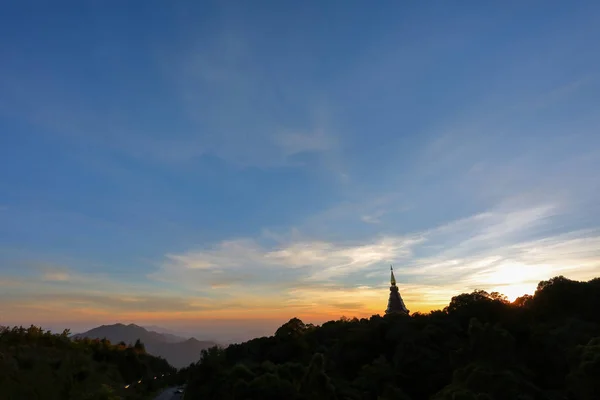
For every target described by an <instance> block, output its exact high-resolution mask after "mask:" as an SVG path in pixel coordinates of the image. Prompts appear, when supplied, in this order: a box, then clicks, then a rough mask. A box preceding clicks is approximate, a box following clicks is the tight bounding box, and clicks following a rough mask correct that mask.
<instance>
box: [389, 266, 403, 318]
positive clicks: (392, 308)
mask: <svg viewBox="0 0 600 400" xmlns="http://www.w3.org/2000/svg"><path fill="white" fill-rule="evenodd" d="M390 275H391V276H390V284H391V286H390V298H389V300H388V306H387V310H385V313H386V314H405V315H408V313H409V311H408V309H407V308H406V306H405V305H404V300H402V296H401V295H400V291H399V290H398V286H396V277H395V276H394V268H393V267H392V266H391V265H390Z"/></svg>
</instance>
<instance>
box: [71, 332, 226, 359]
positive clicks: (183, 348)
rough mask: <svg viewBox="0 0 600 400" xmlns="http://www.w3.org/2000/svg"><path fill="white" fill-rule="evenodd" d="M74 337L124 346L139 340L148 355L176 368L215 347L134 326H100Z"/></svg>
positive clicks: (212, 343) (205, 342)
mask: <svg viewBox="0 0 600 400" xmlns="http://www.w3.org/2000/svg"><path fill="white" fill-rule="evenodd" d="M74 337H76V338H83V337H88V338H92V339H103V338H106V339H108V340H110V341H111V343H119V342H125V343H126V344H133V343H135V342H136V341H137V340H138V339H139V340H140V341H141V342H142V343H143V344H144V346H145V347H146V351H147V352H148V353H149V354H152V355H155V356H159V357H163V358H164V359H166V360H167V361H168V362H169V364H171V365H173V366H174V367H176V368H181V367H185V366H188V365H190V363H192V362H196V361H198V359H199V358H200V353H201V351H202V350H203V349H207V348H209V347H212V346H215V345H216V343H215V342H211V341H199V340H196V339H194V338H191V339H185V338H180V337H178V336H175V335H171V334H164V333H158V332H154V331H148V330H147V329H144V328H142V327H141V326H138V325H135V324H129V325H124V324H114V325H102V326H99V327H97V328H94V329H90V330H89V331H87V332H83V333H80V334H77V335H74Z"/></svg>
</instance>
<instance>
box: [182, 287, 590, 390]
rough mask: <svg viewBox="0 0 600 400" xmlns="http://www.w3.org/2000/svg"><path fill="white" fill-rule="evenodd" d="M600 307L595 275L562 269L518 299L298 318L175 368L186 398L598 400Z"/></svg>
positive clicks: (472, 296) (488, 297)
mask: <svg viewBox="0 0 600 400" xmlns="http://www.w3.org/2000/svg"><path fill="white" fill-rule="evenodd" d="M599 309H600V278H596V279H593V280H591V281H589V282H577V281H571V280H569V279H566V278H564V277H557V278H553V279H551V280H549V281H543V282H540V283H539V285H538V288H537V291H536V292H535V295H534V296H523V297H520V298H518V299H517V300H515V301H514V302H512V303H510V302H509V301H507V300H506V298H505V297H504V296H502V295H501V294H498V293H487V292H484V291H475V292H473V293H464V294H460V295H458V296H455V297H453V298H452V300H451V302H450V304H449V305H448V307H446V308H445V309H444V310H438V311H433V312H431V313H429V314H418V313H417V314H414V315H412V316H406V315H395V316H394V315H390V316H385V317H381V316H379V315H374V316H372V317H371V318H363V319H360V320H359V319H356V318H355V319H351V320H350V319H346V318H343V319H340V320H338V321H330V322H327V323H325V324H323V325H321V326H313V325H311V324H304V323H303V322H302V321H301V320H299V319H297V318H293V319H291V320H290V321H289V322H287V323H286V324H284V325H283V326H281V327H280V328H279V329H278V330H277V331H276V332H275V335H274V336H271V337H263V338H257V339H253V340H250V341H248V342H245V343H242V344H238V345H231V346H229V347H227V348H226V349H219V348H216V347H215V348H211V349H209V350H206V351H204V352H203V357H202V359H201V361H200V362H198V363H197V364H196V365H194V366H191V367H189V368H186V369H184V370H183V371H180V373H181V374H183V375H185V376H186V377H187V379H188V381H189V385H188V390H187V394H186V400H194V399H204V400H206V399H246V400H251V399H256V400H259V399H260V400H268V399H273V400H275V399H297V400H300V399H307V400H308V399H316V400H318V399H331V400H333V399H340V400H341V399H356V400H359V399H361V400H362V399H364V400H385V399H389V400H392V399H399V400H422V399H434V400H446V399H448V400H450V399H466V400H483V399H486V400H508V399H521V400H527V399H529V400H534V399H540V400H554V399H555V400H558V399H561V400H570V399H573V400H597V399H598V398H599V397H598V394H599V393H600V379H598V377H599V376H600V312H598V310H599Z"/></svg>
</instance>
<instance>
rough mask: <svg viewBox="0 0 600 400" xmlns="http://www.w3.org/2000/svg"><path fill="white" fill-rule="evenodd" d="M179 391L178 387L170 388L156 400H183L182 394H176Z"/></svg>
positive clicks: (155, 399)
mask: <svg viewBox="0 0 600 400" xmlns="http://www.w3.org/2000/svg"><path fill="white" fill-rule="evenodd" d="M176 390H177V388H176V387H172V388H168V389H167V390H165V391H164V392H162V393H161V394H159V395H158V396H156V397H155V398H154V400H181V399H183V394H182V393H175V391H176Z"/></svg>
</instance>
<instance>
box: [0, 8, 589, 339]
mask: <svg viewBox="0 0 600 400" xmlns="http://www.w3.org/2000/svg"><path fill="white" fill-rule="evenodd" d="M484 3H486V4H484ZM492 3H493V4H492ZM142 5H143V6H142ZM599 13H600V2H597V1H587V2H586V1H575V2H567V1H556V2H553V1H528V2H522V1H502V2H479V1H461V2H443V1H439V2H437V1H432V2H417V1H415V2H411V1H408V2H402V1H381V2H377V3H376V5H374V3H367V2H360V1H347V2H341V1H294V2H292V1H267V2H265V1H251V2H249V1H246V2H228V1H216V2H208V1H202V2H201V1H173V2H169V1H143V2H122V1H81V0H78V1H72V2H66V1H58V2H48V1H39V2H31V1H15V2H7V3H5V4H4V5H3V6H2V9H1V11H0V38H1V39H0V167H1V168H0V325H2V324H4V325H6V324H9V325H12V324H31V323H33V324H42V325H43V326H46V327H51V328H53V329H59V328H62V327H71V328H72V329H74V330H79V329H85V328H90V327H93V326H95V325H99V324H108V323H114V322H124V323H130V322H134V323H139V324H146V325H157V326H161V327H168V328H172V329H175V330H178V331H183V330H185V331H186V332H192V331H193V332H201V333H203V334H205V335H207V336H210V335H221V336H223V337H228V336H227V335H230V336H233V335H242V334H241V333H240V332H246V333H245V335H247V336H252V335H254V334H272V333H273V332H274V329H275V328H276V327H277V326H278V325H280V324H281V323H282V322H285V321H287V320H288V319H290V318H291V317H294V316H298V317H300V318H302V319H303V320H304V321H305V322H315V323H320V322H323V321H326V320H329V319H336V318H339V317H340V316H342V315H345V316H348V317H352V316H359V317H360V316H370V315H372V314H376V313H379V314H382V313H383V311H384V310H385V308H386V305H387V298H388V293H389V266H390V264H393V265H394V268H395V274H396V279H397V281H398V285H399V287H400V292H401V294H402V296H403V297H404V301H405V303H406V305H407V307H408V308H409V309H410V310H411V312H415V311H428V310H431V309H437V308H443V307H444V306H445V305H447V304H448V302H449V300H450V298H451V297H452V296H453V295H456V294H459V293H462V292H466V291H472V290H474V289H485V290H488V291H499V292H502V293H504V294H506V295H507V296H508V297H509V299H511V300H512V299H514V298H515V297H517V296H519V295H522V294H524V293H533V291H534V290H535V287H536V285H537V283H538V282H539V281H540V280H544V279H549V278H551V277H553V276H556V275H565V276H566V277H568V278H571V279H581V280H584V279H585V280H587V279H589V278H592V277H594V276H600V172H599V171H600V52H599V51H598V43H599V42H600V24H598V15H599Z"/></svg>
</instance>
